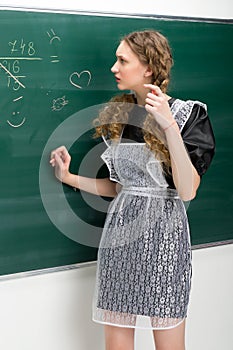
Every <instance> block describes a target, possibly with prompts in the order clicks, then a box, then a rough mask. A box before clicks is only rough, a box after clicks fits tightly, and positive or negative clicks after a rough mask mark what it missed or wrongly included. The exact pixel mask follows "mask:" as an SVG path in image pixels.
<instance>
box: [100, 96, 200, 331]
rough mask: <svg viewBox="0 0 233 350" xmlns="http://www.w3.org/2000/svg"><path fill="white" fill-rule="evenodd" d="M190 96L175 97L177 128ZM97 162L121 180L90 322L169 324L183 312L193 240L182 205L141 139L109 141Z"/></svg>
mask: <svg viewBox="0 0 233 350" xmlns="http://www.w3.org/2000/svg"><path fill="white" fill-rule="evenodd" d="M193 103H194V102H193V101H187V102H185V103H183V101H180V100H176V101H175V103H174V104H173V106H172V112H173V116H174V118H175V119H176V121H177V123H178V125H179V127H180V129H182V128H183V126H184V125H185V123H186V121H187V120H188V118H189V115H190V113H191V110H192V106H193ZM105 142H106V143H107V146H108V147H107V149H106V151H105V152H104V153H103V154H102V159H103V160H104V162H105V163H106V164H107V166H108V168H109V172H110V179H111V180H113V181H116V182H118V183H120V184H121V185H122V188H121V190H120V192H119V193H118V195H117V196H116V197H115V198H114V199H113V201H112V202H111V204H110V206H109V210H108V214H107V217H106V222H105V226H104V229H103V235H102V239H101V242H100V247H99V252H98V266H97V279H96V290H95V296H94V305H93V320H94V321H96V322H99V323H103V324H111V325H115V326H121V327H139V328H151V329H166V328H172V327H175V326H177V325H178V324H180V323H181V322H182V321H183V320H184V318H185V317H186V315H187V308H188V302H189V294H190V282H191V245H190V236H189V226H188V220H187V215H186V210H185V207H184V204H183V202H182V201H181V199H180V198H179V197H178V195H177V192H176V190H174V189H171V188H168V183H167V181H166V179H165V177H164V174H163V171H162V168H161V165H160V163H159V161H157V160H156V158H155V156H154V154H152V152H151V151H150V150H149V149H148V148H147V147H146V145H145V143H137V142H131V143H124V142H122V140H121V142H114V141H106V140H105Z"/></svg>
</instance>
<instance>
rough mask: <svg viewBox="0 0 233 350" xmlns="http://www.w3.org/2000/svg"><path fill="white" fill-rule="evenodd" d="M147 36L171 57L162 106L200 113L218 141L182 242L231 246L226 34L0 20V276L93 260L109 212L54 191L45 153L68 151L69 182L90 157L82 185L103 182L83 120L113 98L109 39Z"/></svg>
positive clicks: (134, 21)
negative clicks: (163, 42) (186, 104)
mask: <svg viewBox="0 0 233 350" xmlns="http://www.w3.org/2000/svg"><path fill="white" fill-rule="evenodd" d="M145 28H154V29H157V30H159V31H161V32H162V33H163V34H164V35H166V36H167V37H168V38H169V41H170V44H171V46H172V49H173V54H174V59H175V66H174V68H173V71H172V81H171V87H170V91H169V93H170V95H172V96H174V97H179V98H184V99H188V98H191V99H198V100H201V101H203V102H205V103H207V105H208V107H209V115H210V118H211V121H212V124H213V128H214V131H215V135H216V141H217V152H216V156H215V158H214V161H213V163H212V166H211V168H210V170H209V171H208V173H207V174H206V175H205V176H204V178H203V181H202V184H201V188H200V190H199V193H198V196H197V198H196V199H195V201H193V202H192V203H191V205H190V206H189V209H188V214H189V217H190V223H191V230H192V243H193V245H194V246H196V245H199V244H200V245H202V244H209V243H217V242H220V241H221V242H222V241H224V242H227V241H229V240H232V239H233V231H232V219H231V214H232V191H231V184H232V180H231V174H232V172H233V168H232V153H231V150H232V140H231V139H232V101H231V94H232V88H233V86H232V61H233V47H232V36H233V27H232V24H230V23H214V22H212V23H205V22H193V21H188V20H185V21H184V20H183V21H180V20H177V19H176V20H174V19H173V20H172V19H171V20H167V19H166V20H165V19H164V20H163V19H159V18H157V19H156V18H145V17H144V18H136V17H130V18H122V17H117V16H115V17H114V16H98V15H95V16H94V15H91V14H90V15H81V14H68V13H46V12H27V11H6V10H2V11H0V96H1V97H0V157H1V174H0V176H1V181H0V218H1V224H0V274H1V275H6V274H12V273H17V272H24V271H32V270H38V269H45V268H50V267H59V266H64V265H71V264H75V263H82V262H87V261H93V260H95V259H96V254H97V248H96V245H95V244H96V242H95V239H96V237H97V238H98V235H99V232H101V228H102V225H103V222H104V218H105V212H104V211H105V208H106V207H107V205H108V203H109V202H108V201H107V200H106V199H105V198H100V199H98V200H97V199H94V198H93V197H95V196H91V195H87V196H85V198H84V197H83V195H82V193H80V192H79V191H77V192H75V191H74V190H73V189H71V188H68V187H66V186H62V185H60V184H58V183H57V181H55V179H54V177H53V174H52V169H50V167H49V165H48V159H49V152H50V151H51V148H53V147H56V146H58V145H60V144H61V143H63V144H66V145H67V146H69V147H70V151H71V153H72V155H73V162H72V170H73V171H78V168H79V167H81V165H82V164H83V163H85V162H83V159H85V155H86V154H88V155H89V158H88V160H87V163H88V166H87V168H85V167H83V169H81V168H80V169H81V170H80V171H82V174H84V175H89V176H91V174H90V173H88V174H85V172H88V171H89V170H92V171H93V174H94V175H96V176H105V174H106V169H105V167H104V166H102V164H101V163H100V161H98V160H97V159H98V157H97V156H98V154H100V153H101V152H102V151H103V149H104V146H103V144H102V143H100V142H99V141H98V140H93V139H92V132H93V130H92V129H91V120H92V119H93V118H94V117H95V116H96V113H97V110H98V106H99V105H100V104H102V103H104V102H106V101H107V100H108V99H109V98H110V97H111V96H112V95H113V94H115V93H116V92H117V90H116V86H115V82H114V79H113V77H112V74H111V72H110V67H111V66H112V64H113V63H114V60H115V53H114V51H115V49H116V46H117V44H118V40H119V38H120V37H121V36H122V35H124V34H125V33H128V32H130V31H133V30H139V29H145ZM92 149H94V150H95V152H92V151H91V150H92ZM95 163H96V164H97V165H98V167H99V169H100V170H98V172H97V170H96V167H97V165H95ZM85 164H86V163H85ZM96 172H97V173H96ZM89 228H90V230H89ZM88 242H90V244H88Z"/></svg>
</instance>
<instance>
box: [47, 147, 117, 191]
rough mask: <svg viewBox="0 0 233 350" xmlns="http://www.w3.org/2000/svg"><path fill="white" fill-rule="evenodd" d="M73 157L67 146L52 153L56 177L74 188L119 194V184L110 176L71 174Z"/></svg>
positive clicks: (52, 163) (52, 164) (51, 160)
mask: <svg viewBox="0 0 233 350" xmlns="http://www.w3.org/2000/svg"><path fill="white" fill-rule="evenodd" d="M70 161H71V157H70V154H69V152H68V151H67V149H66V147H65V146H61V147H59V148H57V149H55V150H54V151H52V153H51V159H50V164H51V166H52V167H54V168H55V176H56V178H57V179H58V180H59V181H61V182H63V183H65V184H67V185H69V186H71V187H74V188H78V189H80V190H83V191H86V192H89V193H92V194H96V195H99V196H104V197H115V196H116V195H117V184H116V183H114V182H112V181H110V179H109V178H104V179H95V178H89V177H84V176H79V175H75V174H71V173H70V171H69V167H70Z"/></svg>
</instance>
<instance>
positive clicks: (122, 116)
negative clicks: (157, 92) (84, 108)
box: [94, 30, 173, 172]
mask: <svg viewBox="0 0 233 350" xmlns="http://www.w3.org/2000/svg"><path fill="white" fill-rule="evenodd" d="M121 41H124V42H125V43H127V44H128V46H129V47H130V48H131V50H132V51H133V52H134V53H135V54H136V55H137V57H138V59H139V61H140V62H141V63H142V64H145V65H148V66H149V68H150V69H151V70H152V72H153V73H152V77H151V83H152V84H155V85H157V86H159V87H160V89H161V91H162V92H163V93H166V91H167V87H168V84H169V80H170V70H171V67H172V65H173V59H172V54H171V49H170V47H169V44H168V40H167V39H166V38H165V37H164V36H163V35H162V34H161V33H159V32H157V31H154V30H144V31H136V32H133V33H130V34H128V35H126V36H125V37H123V38H122V40H121ZM134 104H135V97H134V95H133V94H121V95H116V96H114V97H113V98H112V99H111V100H110V101H109V103H108V104H107V105H106V107H105V108H103V110H102V111H100V113H99V116H98V118H97V119H95V120H94V126H95V134H94V137H100V136H105V137H106V136H107V137H108V138H110V139H115V140H116V139H119V138H120V136H121V133H122V129H123V127H124V125H125V124H127V121H128V116H129V112H130V111H131V110H132V108H133V107H134ZM143 137H144V140H145V143H146V146H147V147H149V149H150V150H151V151H152V152H154V154H155V155H156V157H157V158H158V159H159V160H160V162H161V163H162V165H163V168H164V170H165V171H166V172H169V169H170V166H171V161H170V155H169V151H168V149H167V146H166V138H165V135H164V132H163V131H162V130H161V128H160V126H159V124H158V123H157V122H156V121H155V118H154V117H153V116H152V115H151V114H149V113H148V114H147V115H146V118H145V120H144V123H143Z"/></svg>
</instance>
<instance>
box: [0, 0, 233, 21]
mask: <svg viewBox="0 0 233 350" xmlns="http://www.w3.org/2000/svg"><path fill="white" fill-rule="evenodd" d="M0 5H5V6H19V7H29V8H30V7H31V8H38V7H40V8H44V9H47V8H50V9H72V10H84V11H98V12H118V13H119V12H120V13H137V14H143V13H144V14H159V15H170V16H188V17H207V18H233V2H232V0H222V1H221V2H218V1H217V0H205V1H203V0H190V1H187V0H176V1H174V0H171V1H161V0H144V1H135V0H127V1H125V0H118V1H106V0H99V1H96V0H75V1H74V0H66V1H61V0H50V1H48V0H40V1H38V0H1V1H0Z"/></svg>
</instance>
